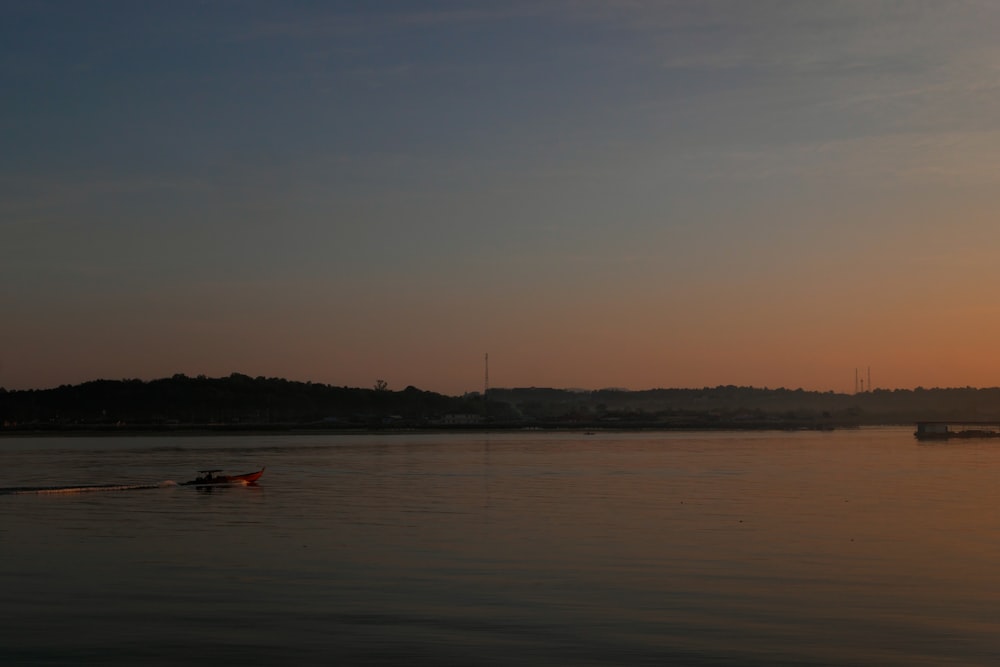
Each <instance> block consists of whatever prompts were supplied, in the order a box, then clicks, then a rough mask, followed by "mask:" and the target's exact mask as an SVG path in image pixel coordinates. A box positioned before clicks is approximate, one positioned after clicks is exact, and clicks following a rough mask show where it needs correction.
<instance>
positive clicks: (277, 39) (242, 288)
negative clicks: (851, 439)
mask: <svg viewBox="0 0 1000 667" xmlns="http://www.w3.org/2000/svg"><path fill="white" fill-rule="evenodd" d="M997 35H1000V3H995V2H992V1H988V0H953V1H949V2H937V1H930V0H924V1H905V0H901V1H891V2H890V1H879V0H857V1H854V0H845V1H836V0H824V1H822V2H820V1H817V2H810V1H807V0H788V1H781V0H759V1H757V0H752V1H748V0H730V1H713V0H702V1H695V0H680V1H669V0H649V1H646V0H631V1H629V0H524V1H522V0H503V1H502V2H500V1H497V2H487V1H471V0H470V1H467V2H439V1H427V2H417V1H415V0H400V1H397V2H393V1H384V2H336V1H322V2H320V1H316V2H305V1H302V2H295V1H290V2H284V1H283V2H277V1H275V2H262V1H254V0H248V1H244V2H236V1H227V0H220V1H218V2H201V1H198V2H196V1H185V0H171V1H162V2H134V1H133V0H123V1H107V2H102V1H99V0H94V1H90V2H78V1H76V0H67V1H60V0H38V1H37V2H36V1H32V2H21V1H17V0H15V1H14V2H5V3H3V4H2V6H0V91H2V94H0V137H2V140H0V387H5V388H7V389H28V388H46V387H52V386H57V385H60V384H75V383H78V382H83V381H87V380H92V379H97V378H107V379H122V378H141V379H147V380H148V379H154V378H159V377H165V376H170V375H172V374H174V373H184V374H187V375H198V374H205V375H208V376H213V377H214V376H220V375H228V374H230V373H232V372H240V373H245V374H247V375H251V376H258V375H263V376H268V377H272V376H277V377H284V378H288V379H292V380H302V381H306V380H308V381H314V382H322V383H329V384H334V385H347V386H362V387H370V386H372V385H373V384H374V382H375V381H376V380H377V379H384V380H386V381H387V382H388V384H389V388H391V389H402V388H404V387H406V386H407V385H414V386H416V387H419V388H421V389H427V390H433V391H439V392H444V393H450V394H457V393H461V392H464V391H476V390H480V389H482V386H483V379H484V378H483V371H484V368H483V355H484V354H485V353H489V358H490V369H489V370H490V383H491V385H492V386H498V387H521V386H532V385H533V386H550V387H577V388H591V389H596V388H601V387H624V388H629V389H647V388H654V387H702V386H715V385H720V384H736V385H752V386H757V387H772V388H773V387H782V386H783V387H788V388H799V387H801V388H805V389H816V390H823V391H826V390H834V391H852V390H853V389H854V373H855V368H861V369H862V372H863V373H864V369H866V368H867V367H868V366H870V367H871V369H872V371H871V372H872V380H873V383H874V385H875V386H876V387H888V388H897V387H898V388H912V387H916V386H925V387H935V386H940V387H953V386H997V385H1000V216H998V213H1000V39H998V38H997Z"/></svg>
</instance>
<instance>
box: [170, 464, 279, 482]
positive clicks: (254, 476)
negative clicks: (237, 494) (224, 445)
mask: <svg viewBox="0 0 1000 667" xmlns="http://www.w3.org/2000/svg"><path fill="white" fill-rule="evenodd" d="M266 467H267V466H265V467H264V468H261V469H260V470H258V471H257V472H247V473H243V474H242V475H216V474H215V473H218V472H222V470H221V469H215V470H199V471H198V472H199V473H201V476H200V477H195V478H194V479H192V480H191V481H190V482H181V486H213V485H218V484H243V485H250V484H256V482H257V480H258V479H260V476H261V475H263V474H264V470H265V468H266Z"/></svg>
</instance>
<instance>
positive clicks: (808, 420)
mask: <svg viewBox="0 0 1000 667" xmlns="http://www.w3.org/2000/svg"><path fill="white" fill-rule="evenodd" d="M918 420H968V421H982V420H1000V388H990V389H975V388H969V387H967V388H959V389H937V388H936V389H924V388H917V389H913V390H875V391H868V392H863V393H858V394H841V393H834V392H814V391H804V390H802V389H794V390H793V389H785V388H779V389H768V388H754V387H737V386H732V385H730V386H718V387H706V388H701V389H649V390H642V391H627V390H621V389H600V390H593V391H590V390H587V391H583V390H569V389H553V388H537V387H527V388H509V389H505V388H497V389H490V391H489V393H488V395H487V396H485V397H484V396H483V395H482V394H479V393H470V394H465V395H462V396H448V395H444V394H439V393H436V392H431V391H423V390H420V389H418V388H416V387H413V386H409V387H406V388H405V389H402V390H398V391H397V390H392V389H390V388H389V386H388V383H386V382H385V381H384V380H377V381H376V382H375V383H374V385H373V387H371V388H360V387H343V386H335V385H327V384H321V383H313V382H296V381H290V380H286V379H281V378H265V377H256V378H252V377H249V376H247V375H243V374H240V373H233V374H231V375H229V376H226V377H220V378H209V377H205V376H198V377H188V376H185V375H180V374H178V375H174V376H172V377H169V378H162V379H156V380H151V381H143V380H137V379H126V380H94V381H91V382H84V383H82V384H78V385H63V386H60V387H56V388H52V389H41V390H11V391H7V390H5V389H2V388H0V424H2V426H3V428H4V430H8V431H21V430H32V429H35V430H40V429H58V428H162V427H182V426H187V425H198V426H206V425H207V426H213V427H219V428H223V427H224V428H246V427H255V428H269V427H270V428H279V427H309V428H327V429H336V428H386V427H393V426H395V427H424V426H435V427H442V426H464V427H470V426H483V425H486V426H491V427H499V426H505V425H506V426H524V425H541V426H598V427H599V426H606V427H629V426H658V427H678V428H680V427H704V426H715V427H753V426H765V427H766V426H832V427H836V426H845V425H860V424H887V423H907V422H913V421H918Z"/></svg>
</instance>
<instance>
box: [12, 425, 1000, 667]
mask: <svg viewBox="0 0 1000 667" xmlns="http://www.w3.org/2000/svg"><path fill="white" fill-rule="evenodd" d="M0 462H2V465H0V487H3V488H11V487H25V486H62V485H78V484H137V485H152V486H156V485H158V484H160V483H161V482H164V481H166V480H177V481H183V480H185V479H190V478H192V477H193V475H194V471H196V470H197V469H199V468H205V467H224V468H227V469H229V470H232V471H235V472H246V471H250V470H255V469H257V468H259V467H260V466H263V465H266V466H267V472H266V474H265V475H264V477H263V479H262V480H261V484H260V485H259V486H258V487H256V488H253V487H245V488H244V487H239V488H225V489H217V490H213V491H211V492H204V491H197V490H195V489H192V488H190V487H176V486H170V485H165V486H163V487H162V488H149V489H136V490H123V491H103V492H87V493H73V494H55V495H0V554H2V555H0V591H2V597H0V664H5V665H6V664H52V665H59V664H66V665H69V664H88V663H89V664H102V665H109V664H120V665H135V664H163V665H167V664H170V665H173V664H178V663H180V662H182V661H184V662H188V663H194V664H211V663H217V662H219V661H224V662H239V661H250V662H253V663H256V664H263V665H289V664H333V663H340V664H359V665H368V664H414V663H417V664H434V665H532V664H533V665H554V664H561V665H622V664H685V665H755V664H757V665H776V664H788V665H810V664H815V665H818V664H831V665H834V664H835V665H851V664H854V665H915V664H934V665H937V664H962V665H975V664H981V665H992V664H997V663H1000V484H998V475H997V472H998V471H1000V445H998V444H997V443H992V442H988V441H983V442H970V441H967V442H960V443H956V442H952V443H950V444H935V445H921V444H918V443H917V442H916V441H915V440H914V439H913V437H912V435H911V429H903V428H899V429H871V430H868V429H865V430H859V431H838V432H833V433H627V434H603V433H598V434H596V435H585V434H582V433H576V434H565V433H564V434H547V433H537V432H532V433H527V432H526V433H517V434H482V435H469V434H461V435H460V434H447V435H431V434H419V435H392V436H376V435H370V436H317V437H312V436H288V437H284V436H279V437H274V436H266V437H253V436H239V437H232V438H230V437H211V438H195V437H184V438H172V437H149V438H131V437H127V438H126V437H122V438H64V439H10V438H7V439H0Z"/></svg>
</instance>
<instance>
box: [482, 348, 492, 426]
mask: <svg viewBox="0 0 1000 667" xmlns="http://www.w3.org/2000/svg"><path fill="white" fill-rule="evenodd" d="M483 367H484V370H483V418H484V419H489V417H490V404H489V403H487V397H488V396H489V393H490V353H489V352H487V353H486V354H485V355H484V358H483Z"/></svg>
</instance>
